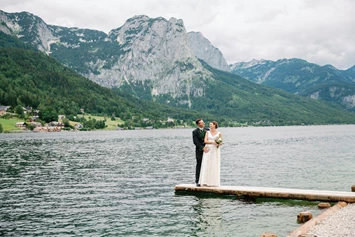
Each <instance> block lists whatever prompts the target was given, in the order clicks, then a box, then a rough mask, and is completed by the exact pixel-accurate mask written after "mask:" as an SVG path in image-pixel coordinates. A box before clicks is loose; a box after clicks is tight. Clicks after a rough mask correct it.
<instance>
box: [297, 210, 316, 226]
mask: <svg viewBox="0 0 355 237" xmlns="http://www.w3.org/2000/svg"><path fill="white" fill-rule="evenodd" d="M312 217H313V216H312V213H311V212H309V211H304V212H300V213H299V214H298V215H297V223H305V222H307V221H309V220H310V219H312Z"/></svg>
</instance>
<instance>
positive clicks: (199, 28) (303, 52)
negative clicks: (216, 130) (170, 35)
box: [0, 0, 355, 69]
mask: <svg viewBox="0 0 355 237" xmlns="http://www.w3.org/2000/svg"><path fill="white" fill-rule="evenodd" d="M0 9H1V10H3V11H5V12H8V13H13V12H21V11H27V12H30V13H32V14H34V15H36V16H39V17H40V18H42V19H43V20H44V21H45V22H46V23H47V24H50V25H59V26H66V27H78V28H88V29H94V30H100V31H104V32H106V33H108V32H109V31H110V30H112V29H116V28H119V27H121V26H122V25H123V24H124V23H125V21H126V20H127V19H129V18H131V17H133V16H135V15H146V16H148V17H150V18H156V17H164V18H165V19H167V20H169V19H170V18H171V17H174V18H177V19H182V20H183V22H184V25H185V28H186V31H187V32H190V31H195V32H201V33H202V34H203V35H204V37H206V38H207V39H208V40H209V41H210V42H211V43H212V45H213V46H215V47H217V48H218V49H219V50H220V51H221V52H222V54H223V55H224V58H225V59H226V61H227V63H228V64H232V63H236V62H247V61H251V60H252V59H258V60H259V59H266V60H274V61H276V60H278V59H283V58H301V59H304V60H307V61H308V62H311V63H315V64H318V65H321V66H323V65H326V64H331V65H333V66H335V67H336V68H338V69H348V68H350V67H352V66H354V65H355V0H129V1H126V0H0Z"/></svg>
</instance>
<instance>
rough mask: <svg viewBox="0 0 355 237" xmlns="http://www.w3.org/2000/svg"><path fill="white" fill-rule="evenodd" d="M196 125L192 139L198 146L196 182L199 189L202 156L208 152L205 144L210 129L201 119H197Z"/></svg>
mask: <svg viewBox="0 0 355 237" xmlns="http://www.w3.org/2000/svg"><path fill="white" fill-rule="evenodd" d="M196 125H197V128H196V129H195V130H193V132H192V139H193V141H194V144H195V146H196V174H195V182H196V185H197V186H198V187H199V186H200V184H199V183H198V181H199V179H200V170H201V164H202V156H203V152H207V151H208V149H207V147H205V142H204V139H205V134H206V131H208V129H206V128H205V123H204V122H203V120H202V119H200V118H198V119H196Z"/></svg>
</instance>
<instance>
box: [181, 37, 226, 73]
mask: <svg viewBox="0 0 355 237" xmlns="http://www.w3.org/2000/svg"><path fill="white" fill-rule="evenodd" d="M187 37H188V45H189V47H190V48H191V50H192V51H193V53H194V54H195V56H196V57H197V58H199V59H201V60H203V61H205V62H206V63H207V64H209V65H210V66H211V67H213V68H216V69H218V70H221V71H226V72H230V71H231V70H230V68H229V66H228V64H227V62H226V60H225V59H224V57H223V54H222V53H221V51H220V50H219V49H218V48H216V47H214V46H213V45H212V44H211V42H210V41H209V40H208V39H206V38H205V37H204V36H203V35H202V34H201V33H200V32H189V33H187Z"/></svg>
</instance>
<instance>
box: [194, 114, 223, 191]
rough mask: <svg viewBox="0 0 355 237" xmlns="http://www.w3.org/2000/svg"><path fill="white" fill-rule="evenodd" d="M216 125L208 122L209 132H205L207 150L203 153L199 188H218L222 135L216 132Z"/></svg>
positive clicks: (214, 122) (213, 122)
mask: <svg viewBox="0 0 355 237" xmlns="http://www.w3.org/2000/svg"><path fill="white" fill-rule="evenodd" d="M217 128H218V123H217V122H216V121H212V122H210V131H207V132H206V135H205V144H206V147H207V149H208V151H207V152H205V153H203V158H202V165H201V173H200V179H199V183H200V185H201V186H219V185H220V170H221V149H220V148H219V147H220V146H221V145H222V133H220V132H218V130H217Z"/></svg>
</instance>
